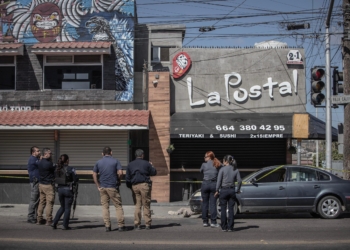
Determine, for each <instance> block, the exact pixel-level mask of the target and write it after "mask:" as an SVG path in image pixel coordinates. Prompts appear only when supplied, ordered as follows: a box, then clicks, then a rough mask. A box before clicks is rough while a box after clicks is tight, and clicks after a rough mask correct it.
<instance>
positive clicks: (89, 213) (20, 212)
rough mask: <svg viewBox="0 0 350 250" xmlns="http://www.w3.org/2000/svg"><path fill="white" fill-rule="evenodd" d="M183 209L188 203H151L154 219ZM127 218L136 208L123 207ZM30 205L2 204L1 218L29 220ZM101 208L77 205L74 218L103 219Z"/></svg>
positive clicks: (111, 207) (113, 211)
mask: <svg viewBox="0 0 350 250" xmlns="http://www.w3.org/2000/svg"><path fill="white" fill-rule="evenodd" d="M59 207H60V206H59V205H55V206H54V208H53V213H56V211H57V210H58V209H59ZM181 207H186V208H189V206H188V202H187V201H178V202H170V203H151V210H152V212H153V213H152V218H177V217H181V215H169V214H168V211H176V210H178V209H180V208H181ZM123 209H124V216H125V217H134V206H133V205H132V206H131V205H126V206H123ZM27 213H28V204H0V216H23V217H24V218H27ZM110 213H111V215H115V208H114V206H113V205H111V206H110ZM101 216H102V207H101V206H87V205H84V206H79V205H77V207H76V209H75V213H74V217H101Z"/></svg>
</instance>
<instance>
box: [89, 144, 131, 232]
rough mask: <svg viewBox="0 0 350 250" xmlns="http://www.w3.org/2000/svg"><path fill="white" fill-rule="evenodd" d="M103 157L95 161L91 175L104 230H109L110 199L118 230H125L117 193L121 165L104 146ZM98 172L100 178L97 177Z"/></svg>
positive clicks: (120, 201) (122, 211)
mask: <svg viewBox="0 0 350 250" xmlns="http://www.w3.org/2000/svg"><path fill="white" fill-rule="evenodd" d="M102 155H103V158H102V159H100V160H99V161H97V162H96V164H95V166H94V169H93V173H92V176H93V178H94V182H95V184H96V186H97V189H98V191H99V192H100V196H101V205H102V216H103V221H104V223H105V227H106V232H110V231H111V218H110V214H109V202H110V200H112V202H113V204H114V206H115V210H116V214H117V220H118V231H126V228H125V226H124V210H123V206H122V198H121V196H120V193H119V185H120V178H121V176H122V174H123V172H122V166H121V164H120V162H119V160H118V159H115V158H113V157H112V149H111V148H110V147H104V148H103V151H102ZM98 174H99V176H100V180H98V179H97V175H98Z"/></svg>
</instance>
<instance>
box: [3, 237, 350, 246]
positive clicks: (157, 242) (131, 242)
mask: <svg viewBox="0 0 350 250" xmlns="http://www.w3.org/2000/svg"><path fill="white" fill-rule="evenodd" d="M0 242H35V243H61V244H62V243H69V244H101V245H108V244H113V245H115V244H124V245H135V244H139V245H213V246H216V245H217V244H218V243H217V242H213V241H208V242H206V241H188V242H181V241H177V240H174V241H169V240H166V241H164V240H150V241H144V240H141V241H135V240H122V241H121V240H119V241H118V240H117V241H116V240H71V239H68V240H64V239H47V240H46V239H39V238H37V239H33V238H28V239H26V238H0ZM232 244H234V245H261V244H269V245H315V244H322V245H325V244H327V245H333V244H338V245H339V244H350V239H349V240H325V241H314V240H310V241H305V240H295V241H291V240H290V241H288V240H275V241H274V240H271V241H270V240H269V242H268V243H267V242H266V241H264V240H260V241H258V240H255V241H251V240H246V241H237V240H236V239H232V241H220V245H229V246H232Z"/></svg>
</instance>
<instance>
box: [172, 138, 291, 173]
mask: <svg viewBox="0 0 350 250" xmlns="http://www.w3.org/2000/svg"><path fill="white" fill-rule="evenodd" d="M171 143H174V147H175V150H174V152H173V153H172V154H171V156H170V166H171V168H172V169H174V168H175V169H176V168H181V167H184V168H189V169H196V168H198V169H199V168H200V166H201V165H202V163H203V162H204V158H203V157H204V155H205V153H206V152H207V151H213V152H214V154H215V156H216V157H217V158H218V159H219V160H220V161H222V159H223V157H224V156H225V155H226V154H231V155H233V156H234V158H235V159H236V160H237V163H238V168H239V169H256V168H262V167H266V166H270V165H278V164H285V162H286V139H233V140H230V139H193V138H192V139H171Z"/></svg>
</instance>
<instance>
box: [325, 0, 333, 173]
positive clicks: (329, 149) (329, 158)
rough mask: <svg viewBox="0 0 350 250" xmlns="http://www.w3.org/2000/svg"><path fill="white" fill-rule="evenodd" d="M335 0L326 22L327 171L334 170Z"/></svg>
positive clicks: (331, 4)
mask: <svg viewBox="0 0 350 250" xmlns="http://www.w3.org/2000/svg"><path fill="white" fill-rule="evenodd" d="M333 4H334V0H331V3H330V5H329V9H328V15H327V20H326V169H327V170H328V171H330V170H331V169H332V101H331V89H332V87H331V86H332V84H331V67H330V66H331V59H330V35H329V26H330V22H331V15H332V10H333Z"/></svg>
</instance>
